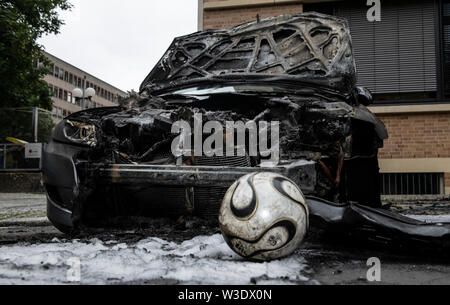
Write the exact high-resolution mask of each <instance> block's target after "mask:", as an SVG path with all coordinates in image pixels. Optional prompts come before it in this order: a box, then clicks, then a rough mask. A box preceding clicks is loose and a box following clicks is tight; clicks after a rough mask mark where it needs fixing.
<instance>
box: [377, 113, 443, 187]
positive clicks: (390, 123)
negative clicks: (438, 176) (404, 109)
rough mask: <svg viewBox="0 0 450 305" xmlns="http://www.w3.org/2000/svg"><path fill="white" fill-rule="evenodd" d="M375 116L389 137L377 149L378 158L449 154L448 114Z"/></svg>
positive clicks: (434, 156) (435, 156) (437, 156)
mask: <svg viewBox="0 0 450 305" xmlns="http://www.w3.org/2000/svg"><path fill="white" fill-rule="evenodd" d="M377 116H378V117H379V118H380V119H381V120H382V121H383V122H384V124H385V125H386V127H387V129H388V132H389V139H388V140H386V141H385V143H384V148H383V149H382V150H381V151H380V158H384V159H392V158H449V157H450V113H448V112H447V113H445V112H444V113H443V112H440V113H420V114H382V115H377ZM448 185H449V186H450V184H448Z"/></svg>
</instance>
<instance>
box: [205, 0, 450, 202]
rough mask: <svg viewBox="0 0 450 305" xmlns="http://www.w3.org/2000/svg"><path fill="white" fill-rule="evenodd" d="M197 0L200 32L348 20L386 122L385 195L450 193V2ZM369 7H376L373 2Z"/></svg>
mask: <svg viewBox="0 0 450 305" xmlns="http://www.w3.org/2000/svg"><path fill="white" fill-rule="evenodd" d="M367 3H368V2H367V1H366V0H359V1H350V0H347V1H345V0H341V1H338V0H239V1H238V0H199V6H198V7H199V14H198V27H199V29H205V30H206V29H221V28H227V27H230V26H233V25H237V24H240V23H244V22H248V21H253V20H257V15H258V16H259V17H260V18H266V17H271V16H277V15H280V14H297V13H301V12H309V11H316V12H319V13H326V14H330V15H336V16H340V17H345V18H346V19H347V20H348V22H349V26H350V30H351V33H352V40H353V48H354V52H355V59H356V65H357V70H358V84H359V85H361V86H364V87H367V88H369V89H370V90H371V91H372V93H373V95H374V104H373V106H372V107H371V110H372V111H373V112H374V113H376V114H377V116H378V117H379V118H380V119H381V120H382V121H383V122H384V123H385V124H386V127H387V129H388V131H389V136H390V137H389V139H388V140H386V141H385V146H384V148H383V149H382V150H381V151H380V167H381V172H382V173H383V175H382V184H381V185H382V190H383V193H384V194H388V195H397V194H411V195H418V194H450V0H391V1H387V0H386V1H381V2H379V3H380V4H381V16H380V19H381V20H380V21H375V22H371V21H373V20H369V19H368V18H367V13H368V11H369V8H371V7H372V6H373V5H374V3H372V4H370V5H367ZM369 3H371V2H369Z"/></svg>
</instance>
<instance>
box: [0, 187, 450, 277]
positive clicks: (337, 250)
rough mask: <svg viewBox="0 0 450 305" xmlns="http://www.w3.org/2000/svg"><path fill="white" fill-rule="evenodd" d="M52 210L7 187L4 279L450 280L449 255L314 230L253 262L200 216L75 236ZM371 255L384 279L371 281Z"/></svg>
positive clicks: (1, 255)
mask: <svg viewBox="0 0 450 305" xmlns="http://www.w3.org/2000/svg"><path fill="white" fill-rule="evenodd" d="M45 209H46V203H45V196H44V195H41V194H0V284H74V283H75V284H78V283H81V284H97V283H98V284H118V283H120V284H123V283H132V284H358V285H360V284H363V285H364V284H447V285H448V284H450V262H447V261H443V260H433V261H431V260H430V259H429V258H428V257H416V256H414V255H410V254H402V255H399V254H393V253H389V251H388V250H387V249H375V250H374V249H365V248H361V247H358V246H357V245H352V246H348V245H347V246H343V245H337V244H336V243H328V242H327V241H326V240H323V239H322V238H316V237H315V236H310V237H309V238H308V239H307V240H306V241H305V243H304V244H303V245H302V247H301V248H300V249H298V250H297V251H296V252H295V253H294V254H293V255H292V256H291V257H289V258H286V259H282V260H279V261H274V262H270V263H253V262H247V261H245V260H243V259H241V258H240V257H238V256H237V255H235V254H234V253H233V252H232V251H231V250H230V249H229V248H228V246H227V245H226V244H225V243H224V242H223V239H222V237H221V235H220V232H219V230H218V229H217V228H215V227H211V226H209V225H205V224H204V223H202V222H201V221H197V220H193V219H184V220H181V221H177V222H174V221H168V220H167V221H166V220H157V221H155V222H154V223H153V225H151V226H149V228H147V229H145V230H143V229H140V230H125V231H109V232H101V233H99V232H96V233H94V232H90V233H88V234H84V235H82V236H78V237H76V238H69V237H68V236H65V235H64V234H62V233H60V232H59V231H57V230H56V229H55V228H54V227H53V226H52V225H51V224H50V223H49V222H48V220H47V218H46V215H45ZM372 257H376V258H378V259H379V261H380V276H381V281H379V282H369V281H368V280H367V272H368V270H369V268H370V267H369V266H367V261H368V259H369V258H372ZM74 258H75V265H74V263H73V259H74ZM77 262H78V263H79V265H80V267H79V270H78V269H76V268H75V270H78V271H80V274H81V276H80V278H76V279H75V280H74V279H73V278H71V277H70V276H69V275H73V272H72V271H73V267H74V266H75V267H76V266H77ZM71 272H72V273H71ZM75 274H76V272H75Z"/></svg>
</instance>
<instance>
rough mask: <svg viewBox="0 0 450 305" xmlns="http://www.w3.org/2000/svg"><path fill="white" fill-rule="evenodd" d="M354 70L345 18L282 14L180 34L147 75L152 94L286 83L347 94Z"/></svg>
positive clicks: (145, 88)
mask: <svg viewBox="0 0 450 305" xmlns="http://www.w3.org/2000/svg"><path fill="white" fill-rule="evenodd" d="M355 75H356V69H355V63H354V57H353V52H352V46H351V36H350V31H349V27H348V24H347V21H346V20H345V19H340V18H337V17H333V16H326V15H321V14H318V13H306V14H299V15H293V16H292V15H283V16H279V17H274V18H269V19H263V20H260V21H254V22H249V23H245V24H242V25H239V26H236V27H232V28H230V29H227V30H208V31H203V32H197V33H194V34H191V35H187V36H182V37H178V38H176V39H175V40H174V41H173V43H172V44H171V46H170V47H169V49H168V50H167V51H166V53H165V54H164V56H163V57H162V59H161V60H160V61H159V62H158V64H157V65H156V66H155V68H154V69H153V70H152V71H151V72H150V74H149V75H148V76H147V77H146V78H145V80H144V81H143V83H142V84H141V87H140V91H141V92H143V91H147V93H149V94H152V95H157V94H158V93H159V92H163V91H170V90H173V89H174V88H180V87H181V88H182V87H189V86H192V85H193V84H202V83H204V84H206V83H209V84H211V83H215V84H220V83H230V82H231V81H233V80H234V81H239V82H242V81H245V82H247V83H260V82H263V83H264V82H267V83H272V84H273V83H274V82H284V83H290V84H291V85H295V86H297V87H298V88H299V89H300V90H301V88H302V87H317V86H318V87H321V88H324V89H325V88H327V89H329V90H333V91H336V92H338V93H340V94H341V95H344V96H345V95H349V94H350V93H351V92H352V90H353V89H354V87H355V84H356V76H355Z"/></svg>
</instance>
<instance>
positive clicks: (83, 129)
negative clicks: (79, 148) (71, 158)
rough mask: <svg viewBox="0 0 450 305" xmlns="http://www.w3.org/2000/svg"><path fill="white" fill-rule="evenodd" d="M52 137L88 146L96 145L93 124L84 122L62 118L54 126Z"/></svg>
mask: <svg viewBox="0 0 450 305" xmlns="http://www.w3.org/2000/svg"><path fill="white" fill-rule="evenodd" d="M53 137H54V139H55V140H57V141H60V142H66V143H70V144H78V145H83V146H89V147H95V146H96V145H97V135H96V128H95V125H93V124H89V123H85V122H79V121H72V120H63V121H62V122H61V123H59V124H58V125H57V126H56V128H55V132H54V136H53Z"/></svg>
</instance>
